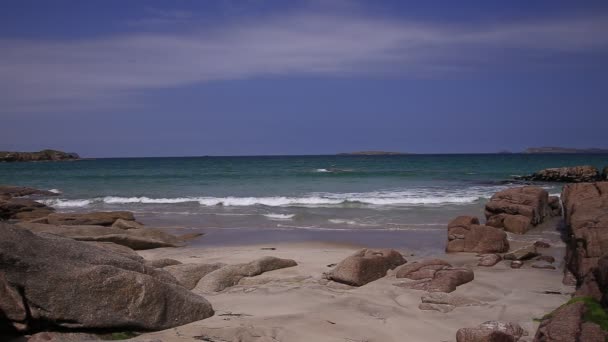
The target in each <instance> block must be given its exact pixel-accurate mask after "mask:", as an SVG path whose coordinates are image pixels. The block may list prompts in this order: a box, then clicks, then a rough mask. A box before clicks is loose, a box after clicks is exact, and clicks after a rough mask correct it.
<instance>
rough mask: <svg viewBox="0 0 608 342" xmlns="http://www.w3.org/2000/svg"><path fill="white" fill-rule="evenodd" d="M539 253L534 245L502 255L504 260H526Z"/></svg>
mask: <svg viewBox="0 0 608 342" xmlns="http://www.w3.org/2000/svg"><path fill="white" fill-rule="evenodd" d="M538 255H540V254H539V253H538V251H537V250H536V247H534V245H530V246H525V247H521V248H518V249H516V250H514V251H512V252H509V253H507V254H505V255H504V258H505V260H528V259H532V258H534V257H536V256H538Z"/></svg>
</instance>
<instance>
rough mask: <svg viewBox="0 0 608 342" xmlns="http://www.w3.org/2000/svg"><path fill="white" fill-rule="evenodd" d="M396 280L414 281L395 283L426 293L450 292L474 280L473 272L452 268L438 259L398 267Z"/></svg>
mask: <svg viewBox="0 0 608 342" xmlns="http://www.w3.org/2000/svg"><path fill="white" fill-rule="evenodd" d="M395 276H396V277H397V278H406V279H411V280H415V281H413V282H404V283H397V284H395V285H396V286H400V287H405V288H411V289H415V290H425V291H428V292H452V291H454V290H456V287H457V286H459V285H462V284H465V283H468V282H470V281H472V280H473V279H474V274H473V271H471V270H469V269H466V268H455V267H452V265H450V264H449V263H447V262H446V261H443V260H440V259H431V260H424V261H419V262H414V263H411V264H408V265H403V266H401V267H399V268H398V269H397V271H396V273H395Z"/></svg>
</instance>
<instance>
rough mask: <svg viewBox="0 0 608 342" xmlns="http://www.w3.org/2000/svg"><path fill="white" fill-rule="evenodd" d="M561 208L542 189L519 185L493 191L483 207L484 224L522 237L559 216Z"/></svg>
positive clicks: (554, 199)
mask: <svg viewBox="0 0 608 342" xmlns="http://www.w3.org/2000/svg"><path fill="white" fill-rule="evenodd" d="M560 215H561V205H560V201H559V198H558V197H557V196H551V197H549V194H548V193H547V191H546V190H544V189H542V188H539V187H536V186H523V187H517V188H511V189H506V190H503V191H500V192H497V193H496V194H494V196H492V198H490V201H488V203H487V204H486V207H485V216H486V220H487V222H486V224H487V225H488V226H491V227H496V228H502V229H504V230H506V231H508V232H511V233H515V234H525V233H526V232H527V231H528V230H529V229H531V228H532V227H535V226H537V225H539V224H541V223H543V222H544V221H545V219H546V218H547V217H551V216H560Z"/></svg>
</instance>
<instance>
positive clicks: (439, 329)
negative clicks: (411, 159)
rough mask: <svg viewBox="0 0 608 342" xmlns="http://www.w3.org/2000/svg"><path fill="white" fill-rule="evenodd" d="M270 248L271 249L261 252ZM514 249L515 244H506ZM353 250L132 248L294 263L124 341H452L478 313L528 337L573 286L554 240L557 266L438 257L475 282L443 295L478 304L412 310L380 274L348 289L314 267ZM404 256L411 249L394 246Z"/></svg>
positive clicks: (409, 293)
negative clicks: (191, 315)
mask: <svg viewBox="0 0 608 342" xmlns="http://www.w3.org/2000/svg"><path fill="white" fill-rule="evenodd" d="M264 247H274V248H276V250H264V249H262V248H264ZM513 247H515V248H516V247H517V243H515V246H513ZM357 248H358V247H355V246H349V245H338V244H324V243H280V244H272V245H264V246H260V245H255V246H239V247H233V246H231V247H218V248H209V247H205V248H203V247H186V248H162V249H155V250H149V251H142V252H141V255H142V256H144V257H145V258H146V259H158V258H173V259H177V260H179V261H181V262H184V263H213V262H224V263H228V264H234V263H242V262H249V261H252V260H254V259H257V258H259V257H262V256H276V257H280V258H289V259H294V260H296V261H297V262H298V266H296V267H292V268H286V269H281V270H276V271H272V272H267V273H264V274H262V275H259V276H256V277H251V278H245V279H243V280H242V281H241V283H240V284H239V285H237V286H235V287H232V288H229V289H226V290H224V291H223V292H221V293H218V294H213V295H209V294H205V295H204V297H205V298H207V300H209V302H211V304H212V305H213V307H214V309H215V311H216V314H215V316H213V317H211V318H209V319H206V320H203V321H198V322H194V323H191V324H188V325H184V326H181V327H177V328H174V329H169V330H165V331H159V332H153V333H146V334H143V335H141V336H139V337H137V338H135V339H133V340H134V341H153V340H159V341H210V342H225V341H243V342H248V341H256V342H266V341H268V342H270V341H282V342H292V341H293V342H296V341H302V342H304V341H305V342H312V341H332V342H333V341H336V342H353V341H357V342H362V341H370V342H371V341H374V342H380V341H382V342H391V341H400V342H403V341H414V342H416V341H455V336H456V331H457V330H458V329H459V328H462V327H473V326H476V325H478V324H480V323H482V322H484V321H488V320H504V321H513V322H517V323H519V324H520V325H521V326H522V327H523V328H524V329H525V330H526V331H527V332H528V333H529V336H526V337H524V338H523V339H522V341H531V340H532V337H533V335H534V332H535V331H536V328H537V325H538V323H536V322H534V320H533V319H534V318H539V317H542V316H543V315H545V314H546V313H549V312H551V311H552V310H553V309H555V308H556V307H558V306H559V305H561V304H563V303H564V302H565V301H567V300H568V299H569V296H568V295H566V294H545V293H544V291H557V292H562V293H571V292H573V291H574V288H573V287H569V286H565V285H562V283H561V279H562V271H561V269H562V267H563V265H561V264H560V261H559V260H562V258H561V256H562V255H563V250H564V248H563V246H557V247H552V248H551V249H549V250H546V249H545V250H541V251H542V252H543V254H551V255H554V256H556V259H557V260H558V261H557V262H556V264H555V265H556V266H558V270H544V269H534V268H530V267H529V263H528V265H526V266H524V268H521V269H511V268H510V267H509V264H508V262H506V261H503V262H500V263H499V264H497V265H496V266H494V267H478V266H476V265H477V260H478V258H477V257H475V255H474V254H465V253H462V254H450V255H439V256H437V257H440V258H443V259H445V260H447V261H449V262H450V263H452V264H453V265H457V266H466V267H471V268H472V269H473V270H474V272H475V280H473V281H472V282H470V283H467V284H464V285H462V286H460V287H458V289H457V290H456V291H455V292H453V294H460V295H463V296H466V297H468V298H471V299H476V300H478V301H481V302H483V303H484V304H483V305H481V306H473V307H457V308H456V309H454V310H453V311H452V312H449V313H441V312H437V311H423V310H420V309H418V305H419V304H420V302H421V300H420V298H421V296H422V295H424V294H425V292H424V291H418V290H412V289H405V288H401V287H397V286H394V285H393V284H395V283H397V282H400V281H401V279H396V278H395V276H394V274H392V272H389V275H387V276H386V277H384V278H382V279H380V280H377V281H374V282H372V283H369V284H367V285H365V286H362V287H359V288H354V287H350V286H346V285H342V284H338V283H334V282H328V281H327V280H325V279H323V273H324V272H327V271H329V270H330V269H331V267H328V266H327V265H328V264H335V263H338V262H340V261H341V260H342V259H344V258H345V257H347V256H348V255H350V254H352V253H353V252H355V251H356V250H357ZM401 252H402V253H403V254H404V256H405V257H406V259H407V260H408V262H411V261H414V260H416V259H417V258H416V257H415V256H408V255H409V253H408V252H407V251H401Z"/></svg>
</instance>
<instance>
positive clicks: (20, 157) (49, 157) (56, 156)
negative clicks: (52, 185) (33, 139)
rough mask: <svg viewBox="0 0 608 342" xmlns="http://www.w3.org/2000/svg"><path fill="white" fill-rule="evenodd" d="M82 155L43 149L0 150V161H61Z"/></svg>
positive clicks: (75, 158) (74, 158) (78, 157)
mask: <svg viewBox="0 0 608 342" xmlns="http://www.w3.org/2000/svg"><path fill="white" fill-rule="evenodd" d="M77 159H80V156H78V154H76V153H68V152H63V151H57V150H42V151H39V152H8V151H0V162H7V163H8V162H32V161H59V160H77Z"/></svg>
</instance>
